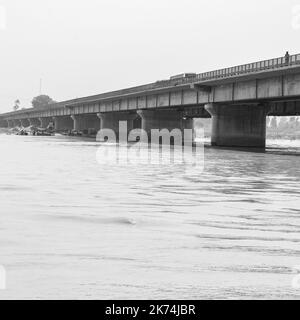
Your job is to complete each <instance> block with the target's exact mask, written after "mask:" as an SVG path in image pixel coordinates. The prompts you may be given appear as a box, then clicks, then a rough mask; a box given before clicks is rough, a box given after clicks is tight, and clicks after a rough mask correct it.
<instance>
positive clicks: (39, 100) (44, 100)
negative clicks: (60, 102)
mask: <svg viewBox="0 0 300 320" xmlns="http://www.w3.org/2000/svg"><path fill="white" fill-rule="evenodd" d="M31 103H32V106H33V107H34V108H44V107H46V106H47V105H49V104H52V103H55V101H54V100H52V99H51V98H50V97H49V96H47V95H45V94H42V95H39V96H37V97H35V98H33V100H32V102H31Z"/></svg>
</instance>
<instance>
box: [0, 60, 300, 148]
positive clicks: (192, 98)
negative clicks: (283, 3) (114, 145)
mask: <svg viewBox="0 0 300 320" xmlns="http://www.w3.org/2000/svg"><path fill="white" fill-rule="evenodd" d="M299 114H300V54H297V55H292V56H289V57H286V56H285V57H280V58H275V59H270V60H265V61H259V62H255V63H249V64H245V65H240V66H235V67H230V68H225V69H220V70H216V71H211V72H205V73H201V74H187V75H185V74H184V75H182V76H177V77H171V79H170V80H162V81H157V82H155V83H150V84H146V85H142V86H138V87H133V88H128V89H123V90H118V91H113V92H108V93H103V94H99V95H95V96H89V97H84V98H79V99H73V100H68V101H62V102H59V103H55V104H51V105H48V106H47V107H44V108H41V109H37V108H31V109H24V110H19V111H16V112H9V113H5V114H1V115H0V126H1V127H9V128H11V127H14V126H28V125H29V124H33V125H37V126H41V127H46V126H47V125H48V124H49V123H50V121H54V123H55V130H56V131H58V132H59V131H63V130H72V129H74V130H87V129H94V130H96V131H98V130H99V129H104V128H105V129H113V130H115V132H116V133H117V134H118V128H119V125H118V124H119V121H124V120H127V123H128V130H131V129H132V128H139V127H141V128H143V129H144V130H146V131H147V132H149V131H150V130H151V129H163V128H166V129H169V130H172V129H174V128H179V129H184V128H192V126H193V121H192V119H193V118H208V117H212V123H213V125H212V141H211V142H212V145H215V146H230V147H262V148H263V147H265V138H266V116H267V115H274V116H293V115H299Z"/></svg>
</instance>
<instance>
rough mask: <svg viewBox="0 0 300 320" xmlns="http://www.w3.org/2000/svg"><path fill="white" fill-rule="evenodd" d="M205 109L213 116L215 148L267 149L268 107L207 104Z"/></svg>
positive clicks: (212, 138)
mask: <svg viewBox="0 0 300 320" xmlns="http://www.w3.org/2000/svg"><path fill="white" fill-rule="evenodd" d="M205 109H206V110H207V111H208V112H209V113H210V115H211V116H212V135H211V144H212V145H213V146H220V147H255V148H265V146H266V115H267V113H268V108H267V107H266V106H263V105H258V104H257V105H218V104H207V105H206V106H205Z"/></svg>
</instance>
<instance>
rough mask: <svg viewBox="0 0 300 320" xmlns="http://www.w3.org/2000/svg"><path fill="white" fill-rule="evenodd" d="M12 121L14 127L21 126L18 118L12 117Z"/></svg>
mask: <svg viewBox="0 0 300 320" xmlns="http://www.w3.org/2000/svg"><path fill="white" fill-rule="evenodd" d="M12 121H13V126H14V127H21V126H22V123H21V121H20V120H17V119H14V120H12Z"/></svg>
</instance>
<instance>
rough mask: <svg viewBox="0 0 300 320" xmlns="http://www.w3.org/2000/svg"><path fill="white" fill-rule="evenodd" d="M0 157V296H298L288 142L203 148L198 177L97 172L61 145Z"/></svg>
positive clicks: (164, 169) (83, 142)
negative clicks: (2, 283) (247, 148)
mask: <svg viewBox="0 0 300 320" xmlns="http://www.w3.org/2000/svg"><path fill="white" fill-rule="evenodd" d="M0 148H1V149H0V150H1V156H0V159H1V160H0V161H1V162H0V163H1V166H0V191H1V193H0V211H1V212H0V265H2V266H3V267H4V268H5V270H6V290H0V298H3V299H12V298H17V299H18V298H25V299H29V298H35V299H36V298H46V299H56V298H57V299H63V298H65V299H77V298H82V299H90V298H95V299H111V298H115V299H142V298H144V299H154V298H159V299H160V298H161V299H167V298H168V299H172V298H173V299H174V298H177V299H223V298H224V299H252V298H254V299H266V298H271V299H285V298H292V299H293V298H294V299H298V298H300V289H299V288H298V287H300V286H298V282H297V281H296V285H295V280H297V277H298V276H297V272H299V273H300V209H299V208H300V186H299V179H300V166H299V163H300V143H299V141H292V142H289V141H272V142H270V141H268V149H267V152H265V153H258V152H237V151H232V150H225V149H216V148H210V147H207V148H205V169H204V172H201V171H200V170H198V168H197V166H196V167H188V166H187V165H184V164H182V165H171V164H170V165H164V166H158V165H146V166H145V165H142V164H140V165H139V164H136V165H117V164H114V163H112V164H111V165H106V166H101V165H99V164H98V163H97V161H96V151H97V148H98V146H97V144H96V143H95V142H93V141H91V140H87V139H78V138H70V137H59V136H55V137H24V136H23V137H22V136H9V135H0ZM297 266H299V267H298V268H299V270H298V271H297ZM293 284H294V285H293ZM299 284H300V281H299Z"/></svg>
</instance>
